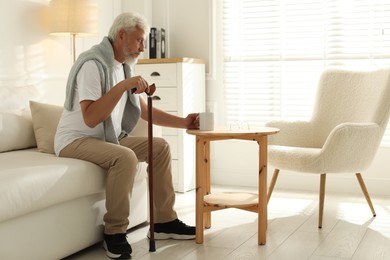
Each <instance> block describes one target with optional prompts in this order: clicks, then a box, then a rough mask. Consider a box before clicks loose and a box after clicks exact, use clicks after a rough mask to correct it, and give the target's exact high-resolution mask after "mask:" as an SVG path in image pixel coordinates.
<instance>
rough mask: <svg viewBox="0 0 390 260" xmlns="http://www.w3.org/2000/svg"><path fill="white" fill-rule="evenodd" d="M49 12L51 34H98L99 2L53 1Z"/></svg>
mask: <svg viewBox="0 0 390 260" xmlns="http://www.w3.org/2000/svg"><path fill="white" fill-rule="evenodd" d="M49 10H50V16H51V19H50V33H51V34H56V35H61V34H67V35H69V34H71V35H78V36H88V35H94V34H97V32H98V12H99V11H98V3H97V0H52V1H51V2H50V8H49Z"/></svg>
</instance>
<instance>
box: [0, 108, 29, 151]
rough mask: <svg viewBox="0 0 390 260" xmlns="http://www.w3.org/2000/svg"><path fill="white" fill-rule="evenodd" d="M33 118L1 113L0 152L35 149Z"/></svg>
mask: <svg viewBox="0 0 390 260" xmlns="http://www.w3.org/2000/svg"><path fill="white" fill-rule="evenodd" d="M35 146H36V142H35V137H34V131H33V127H32V123H31V116H29V115H25V114H16V113H7V112H1V113H0V152H6V151H12V150H18V149H25V148H29V147H35Z"/></svg>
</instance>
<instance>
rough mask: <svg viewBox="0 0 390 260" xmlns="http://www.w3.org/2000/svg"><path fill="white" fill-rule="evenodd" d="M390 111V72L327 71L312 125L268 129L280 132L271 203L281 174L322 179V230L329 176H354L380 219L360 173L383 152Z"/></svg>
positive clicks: (273, 147)
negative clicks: (307, 174) (292, 173)
mask: <svg viewBox="0 0 390 260" xmlns="http://www.w3.org/2000/svg"><path fill="white" fill-rule="evenodd" d="M389 111H390V69H381V70H376V71H346V70H326V71H324V72H323V74H322V76H321V78H320V80H319V84H318V90H317V99H316V102H315V107H314V111H313V115H312V118H311V119H310V120H309V121H295V122H288V121H271V122H268V123H267V124H266V125H267V126H270V127H276V128H279V129H280V132H279V134H277V135H274V136H271V137H270V140H269V143H270V146H269V150H268V161H269V165H270V166H274V167H275V171H274V175H273V177H272V180H271V183H270V187H269V191H268V200H269V199H270V197H271V195H272V191H273V189H274V186H275V183H276V180H277V178H278V175H279V171H280V170H288V171H295V172H302V173H316V174H319V175H320V176H321V177H320V192H319V195H320V198H319V219H318V226H319V228H321V227H322V217H323V207H324V198H325V182H326V174H328V173H332V174H335V173H354V174H356V177H357V179H358V181H359V184H360V187H361V189H362V191H363V193H364V195H365V197H366V200H367V202H368V204H369V206H370V209H371V212H372V214H373V216H375V215H376V213H375V210H374V207H373V205H372V203H371V199H370V196H369V195H368V192H367V189H366V187H365V184H364V181H363V179H362V176H361V172H362V171H364V170H366V169H367V168H368V167H369V166H370V164H371V162H372V160H373V158H374V156H375V153H376V152H377V150H378V148H379V144H380V142H381V139H382V137H383V134H384V132H385V129H386V126H387V122H388V120H389V115H390V114H389Z"/></svg>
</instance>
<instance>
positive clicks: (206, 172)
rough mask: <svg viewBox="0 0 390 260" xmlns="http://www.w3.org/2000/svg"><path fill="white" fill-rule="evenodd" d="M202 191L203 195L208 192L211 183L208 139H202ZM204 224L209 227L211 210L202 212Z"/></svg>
mask: <svg viewBox="0 0 390 260" xmlns="http://www.w3.org/2000/svg"><path fill="white" fill-rule="evenodd" d="M203 162H204V165H203V166H204V168H203V170H204V181H205V182H204V187H205V189H204V191H205V195H207V194H210V192H211V184H210V141H204V161H203ZM204 222H205V223H204V225H205V228H210V227H211V212H210V211H207V212H205V213H204Z"/></svg>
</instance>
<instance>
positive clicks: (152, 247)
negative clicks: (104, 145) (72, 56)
mask: <svg viewBox="0 0 390 260" xmlns="http://www.w3.org/2000/svg"><path fill="white" fill-rule="evenodd" d="M135 91H136V89H135V88H134V89H132V90H131V92H132V93H134V92H135ZM155 91H156V86H155V85H154V83H153V84H152V85H150V86H149V91H148V92H147V93H146V94H147V96H148V175H149V219H150V220H149V223H150V228H149V232H150V241H149V252H156V242H155V241H154V209H153V206H154V202H153V201H154V200H153V116H152V114H153V113H152V112H153V111H152V110H153V106H152V100H153V96H152V95H153V93H154V92H155Z"/></svg>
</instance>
